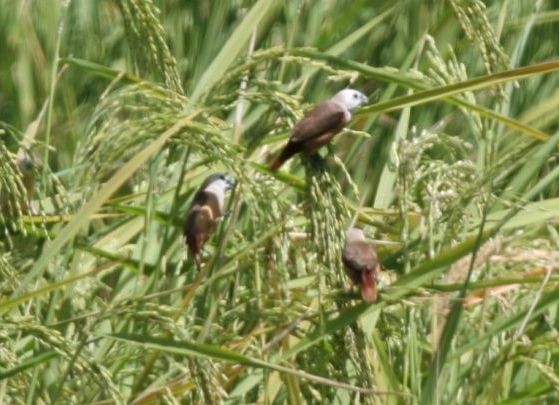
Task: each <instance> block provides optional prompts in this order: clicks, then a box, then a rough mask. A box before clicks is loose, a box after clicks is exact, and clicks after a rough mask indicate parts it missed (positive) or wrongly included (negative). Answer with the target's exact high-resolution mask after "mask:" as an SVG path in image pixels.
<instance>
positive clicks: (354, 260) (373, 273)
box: [342, 228, 380, 302]
mask: <svg viewBox="0 0 559 405" xmlns="http://www.w3.org/2000/svg"><path fill="white" fill-rule="evenodd" d="M342 261H343V263H344V266H345V270H346V273H347V275H348V276H349V278H350V279H351V281H353V283H354V284H356V285H357V286H359V288H360V289H361V296H362V297H363V299H364V300H365V301H367V302H375V301H376V300H377V296H378V291H377V281H378V276H379V273H380V262H379V259H378V256H377V253H376V251H375V248H374V247H373V246H372V245H371V244H370V243H368V242H367V241H366V240H365V235H364V234H363V231H362V230H361V229H357V228H350V229H349V230H348V231H347V234H346V242H345V246H344V250H343V253H342Z"/></svg>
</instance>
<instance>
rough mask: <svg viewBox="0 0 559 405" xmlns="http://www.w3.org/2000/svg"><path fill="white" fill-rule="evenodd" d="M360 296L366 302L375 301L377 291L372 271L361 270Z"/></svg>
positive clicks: (375, 279) (374, 275)
mask: <svg viewBox="0 0 559 405" xmlns="http://www.w3.org/2000/svg"><path fill="white" fill-rule="evenodd" d="M361 296H362V297H363V299H364V300H365V301H367V302H376V300H377V296H378V292H377V278H376V274H375V272H374V271H370V270H365V271H362V272H361Z"/></svg>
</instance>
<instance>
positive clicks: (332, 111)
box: [270, 89, 368, 171]
mask: <svg viewBox="0 0 559 405" xmlns="http://www.w3.org/2000/svg"><path fill="white" fill-rule="evenodd" d="M367 101H368V98H367V97H366V96H365V95H364V94H363V93H361V92H360V91H357V90H353V89H344V90H342V91H340V92H338V93H337V94H336V95H335V96H334V97H332V98H331V99H329V100H326V101H324V102H322V103H320V104H318V105H317V106H316V107H315V108H313V109H312V110H311V111H310V112H309V113H308V114H307V115H305V117H304V118H303V119H301V120H300V121H299V122H297V124H295V126H294V127H293V129H292V131H291V135H290V136H289V141H288V142H287V145H285V147H284V148H283V150H282V151H281V153H280V154H279V155H278V156H277V157H276V159H275V160H274V161H273V162H272V164H271V165H270V170H272V171H276V170H278V169H279V168H280V167H281V165H282V164H283V163H284V162H285V161H286V160H287V159H289V158H291V157H292V156H293V155H295V154H297V153H303V154H305V155H310V154H312V153H314V152H315V151H316V150H317V149H318V148H320V147H321V146H323V145H325V144H327V143H328V142H330V141H331V140H332V138H333V137H334V136H335V135H336V134H337V133H338V132H340V131H341V130H342V129H343V128H344V127H345V126H346V125H347V124H348V123H349V121H350V120H351V112H352V111H353V110H354V109H355V108H357V107H359V106H360V105H362V104H364V103H366V102H367Z"/></svg>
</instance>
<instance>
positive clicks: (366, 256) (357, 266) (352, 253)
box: [342, 241, 378, 271]
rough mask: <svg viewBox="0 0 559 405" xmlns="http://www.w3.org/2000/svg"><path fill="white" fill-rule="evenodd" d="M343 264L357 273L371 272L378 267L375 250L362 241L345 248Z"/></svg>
mask: <svg viewBox="0 0 559 405" xmlns="http://www.w3.org/2000/svg"><path fill="white" fill-rule="evenodd" d="M342 259H343V262H344V264H345V265H346V266H348V267H349V268H351V269H353V270H357V271H373V270H374V269H375V268H376V267H377V265H378V257H377V254H376V252H375V249H374V248H373V247H372V246H371V245H369V244H368V243H367V242H364V241H355V242H352V243H349V244H348V245H346V246H345V248H344V252H343V256H342Z"/></svg>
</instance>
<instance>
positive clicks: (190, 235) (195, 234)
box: [184, 173, 235, 269]
mask: <svg viewBox="0 0 559 405" xmlns="http://www.w3.org/2000/svg"><path fill="white" fill-rule="evenodd" d="M234 184H235V183H234V181H233V180H232V179H231V178H229V177H227V176H226V175H225V174H221V173H218V174H212V175H211V176H209V177H208V178H206V179H205V180H204V182H203V183H202V185H201V186H200V188H199V189H198V191H197V192H196V194H195V195H194V200H193V201H192V204H191V205H190V209H189V210H188V214H187V216H186V221H185V224H184V236H185V238H186V244H187V245H188V248H189V250H190V253H191V254H192V255H193V257H194V261H195V262H196V266H197V267H198V269H200V267H201V260H200V253H201V251H202V247H203V246H204V244H205V243H206V242H207V241H208V239H209V238H210V235H211V234H212V232H213V231H214V230H215V228H216V224H217V221H218V219H219V217H221V216H222V215H223V212H224V211H223V207H224V204H225V192H226V191H227V190H229V189H231V188H232V187H233V185H234Z"/></svg>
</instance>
